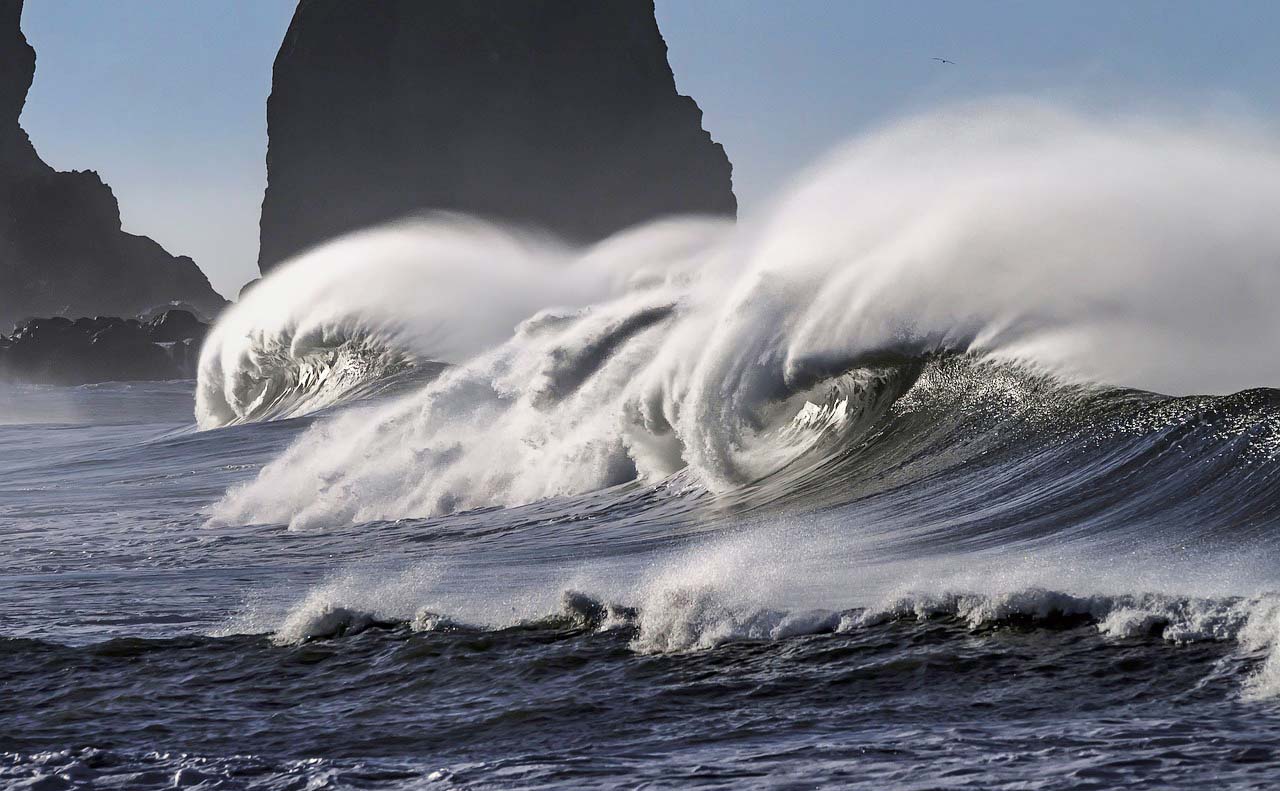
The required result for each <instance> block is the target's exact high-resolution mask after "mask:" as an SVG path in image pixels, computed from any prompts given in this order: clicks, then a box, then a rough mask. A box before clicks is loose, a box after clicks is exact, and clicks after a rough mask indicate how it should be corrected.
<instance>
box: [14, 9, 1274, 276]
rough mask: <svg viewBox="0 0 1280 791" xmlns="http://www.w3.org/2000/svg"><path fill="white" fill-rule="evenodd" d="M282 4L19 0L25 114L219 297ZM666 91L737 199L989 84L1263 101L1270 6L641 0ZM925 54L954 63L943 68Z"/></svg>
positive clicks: (233, 256)
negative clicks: (658, 34)
mask: <svg viewBox="0 0 1280 791" xmlns="http://www.w3.org/2000/svg"><path fill="white" fill-rule="evenodd" d="M293 5H294V4H293V2H292V0H27V3H26V10H25V12H24V15H23V28H24V30H25V31H26V34H27V37H28V38H29V39H30V40H31V43H32V45H33V46H35V48H36V51H37V58H38V65H37V69H36V79H35V85H34V86H33V88H32V92H31V96H30V97H29V100H28V103H27V108H26V111H25V112H24V113H23V118H22V121H23V124H24V125H25V126H26V128H27V130H28V131H29V132H30V133H31V136H32V139H33V141H34V142H35V144H36V147H37V148H38V149H39V151H40V153H41V155H42V156H43V157H44V158H45V159H46V160H47V161H48V162H49V163H50V164H52V165H54V166H55V167H58V168H61V169H75V168H92V169H95V170H97V171H99V172H100V173H101V174H102V176H103V178H104V179H106V181H107V182H108V183H109V184H111V186H112V188H113V189H114V190H115V192H116V195H117V197H118V198H119V199H120V204H121V209H122V212H123V215H124V224H125V227H126V229H128V230H130V231H133V232H136V233H144V234H147V235H149V236H152V237H154V238H155V239H157V240H159V241H160V242H161V243H162V244H164V245H165V246H166V247H167V248H169V250H170V251H171V252H174V253H182V254H187V255H191V256H192V257H194V258H195V259H196V262H197V263H199V264H200V266H201V267H202V268H203V269H204V270H205V271H206V272H207V273H208V274H209V276H210V278H211V279H212V281H213V284H214V286H215V287H216V288H218V289H219V290H221V291H222V292H223V293H225V294H229V295H234V294H235V292H236V291H237V290H238V289H239V287H240V285H241V284H242V283H244V282H245V281H246V280H249V279H250V278H252V277H253V276H255V275H256V274H257V266H256V260H257V233H258V209H259V206H260V203H261V200H262V189H263V185H264V183H265V166H264V163H263V157H264V156H265V152H266V97H267V93H268V92H269V90H270V84H271V61H272V59H273V58H274V57H275V51H276V48H277V47H278V45H279V43H280V39H281V37H282V36H283V34H284V31H285V28H286V27H287V26H288V22H289V17H290V15H291V14H292V11H293ZM658 17H659V20H658V21H659V24H660V25H661V26H662V29H663V33H664V35H665V36H666V38H667V42H668V44H669V46H670V49H671V54H670V57H671V63H672V66H673V67H674V69H675V72H676V81H677V83H678V85H679V87H680V89H681V91H683V92H685V93H688V94H690V95H692V96H693V97H694V98H696V99H697V100H698V103H699V104H700V105H701V106H702V108H703V110H704V111H705V112H706V118H705V124H706V126H707V128H708V129H710V130H711V132H712V134H713V135H714V136H715V137H716V139H717V140H719V141H721V142H722V143H724V145H725V148H726V149H727V150H728V152H729V157H730V159H731V160H732V161H733V164H734V182H735V189H736V191H737V193H738V196H739V199H740V201H741V203H742V206H743V210H744V214H747V215H750V214H751V213H752V212H753V211H759V210H760V207H761V206H763V205H764V204H765V203H766V202H767V201H768V200H769V196H771V195H772V194H774V193H775V192H776V191H777V189H778V188H779V187H780V186H781V185H782V184H785V182H786V181H787V180H788V179H789V178H791V177H792V176H793V175H794V174H795V173H796V171H797V170H798V169H800V168H802V167H803V166H804V165H805V164H807V163H809V162H811V161H812V160H813V159H814V158H815V157H817V156H819V155H821V154H822V153H823V152H824V151H826V150H828V149H830V148H831V147H832V146H834V145H836V144H838V143H839V142H840V141H841V140H844V139H846V138H848V137H851V136H853V135H856V134H857V133H858V132H860V131H862V130H864V129H866V128H867V127H868V126H871V125H875V124H878V123H883V122H884V121H886V120H888V119H890V118H893V117H895V116H898V115H902V114H905V113H909V112H913V111H918V110H923V109H926V108H929V107H931V106H935V105H937V104H940V103H945V102H952V101H957V100H964V99H971V98H975V97H981V96H985V95H991V94H1021V95H1030V96H1041V97H1049V98H1052V99H1056V100H1062V101H1067V102H1071V103H1073V104H1077V105H1085V106H1090V107H1101V108H1104V109H1112V108H1114V109H1120V110H1129V109H1135V108H1136V109H1151V108H1156V109H1160V110H1174V111H1180V110H1188V109H1190V110H1195V111H1200V110H1204V109H1206V108H1207V109H1210V110H1214V111H1221V112H1224V113H1230V114H1233V115H1240V114H1243V115H1258V116H1263V117H1267V118H1270V117H1273V116H1274V115H1275V114H1276V107H1277V106H1278V104H1277V103H1278V101H1280V46H1277V44H1276V35H1277V33H1276V31H1278V30H1280V3H1277V2H1270V0H1256V1H1254V2H1222V3H1212V2H1207V1H1206V2H1173V1H1172V0H1166V1H1159V0H1142V1H1138V0H1129V1H1127V2H1119V1H1116V0H1106V1H1103V0H1097V1H1088V2H1086V1H1080V0H1076V1H1073V2H1060V3H1047V2H1012V0H1006V1H1002V2H997V1H996V0H985V1H980V0H970V1H969V2H943V1H942V0H938V1H937V2H913V3H907V2H851V1H848V2H836V1H835V0H789V1H788V2H782V1H781V0H658ZM933 56H941V57H946V58H950V59H951V60H954V61H956V65H955V66H943V65H941V64H938V63H936V62H934V61H932V60H930V58H931V57H933Z"/></svg>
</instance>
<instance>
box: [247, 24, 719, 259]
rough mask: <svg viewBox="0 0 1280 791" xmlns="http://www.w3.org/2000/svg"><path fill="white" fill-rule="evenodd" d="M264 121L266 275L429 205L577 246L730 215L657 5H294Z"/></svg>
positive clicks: (714, 150) (715, 156)
mask: <svg viewBox="0 0 1280 791" xmlns="http://www.w3.org/2000/svg"><path fill="white" fill-rule="evenodd" d="M267 124H268V135H269V138H270V144H269V150H268V153H267V181H268V186H267V192H266V197H265V199H264V200H263V205H262V226H261V233H262V236H261V249H260V254H259V266H260V268H261V269H262V270H263V271H264V272H265V271H266V270H268V269H270V267H272V266H273V265H275V264H276V263H278V262H280V261H281V260H283V259H285V258H287V257H289V256H291V255H293V254H294V253H297V252H300V251H302V250H303V249H305V248H307V247H310V246H312V245H314V244H317V243H319V242H321V241H324V240H325V239H327V238H330V237H333V236H336V235H338V234H341V233H343V232H345V231H349V230H352V229H355V228H360V227H364V226H368V225H371V224H374V223H378V222H382V221H386V220H390V219H395V218H399V217H402V216H405V215H408V214H413V213H416V212H420V211H424V210H431V209H444V210H451V211H460V212H466V213H469V214H475V215H479V216H483V217H488V218H491V219H499V220H506V221H512V222H515V223H518V224H521V225H525V226H533V227H539V228H543V229H547V230H550V231H553V232H555V233H557V234H559V235H561V236H563V237H565V238H568V239H570V240H575V241H591V240H596V239H600V238H603V237H605V236H608V235H609V234H611V233H613V232H614V231H617V230H620V229H622V228H626V227H628V226H631V225H634V224H636V223H639V222H643V221H645V220H649V219H653V218H655V217H660V216H663V215H670V214H682V213H700V214H718V215H733V214H734V213H735V212H736V209H737V203H736V200H735V199H734V196H733V191H732V185H731V168H730V164H729V160H728V158H727V157H726V156H725V153H724V149H723V148H722V147H721V146H720V144H719V143H716V142H714V141H713V140H712V139H711V136H710V135H709V134H708V133H707V132H705V131H703V129H702V112H701V110H699V109H698V106H697V104H696V103H695V102H694V101H693V99H691V98H689V97H687V96H681V95H680V94H679V93H677V92H676V86H675V80H674V78H673V76H672V73H671V67H670V66H669V65H668V64H667V47H666V44H665V42H664V41H663V39H662V35H661V33H659V31H658V25H657V21H656V20H655V17H654V8H653V2H652V0H607V1H603V0H522V2H509V0H433V1H432V2H422V1H421V0H380V1H379V2H377V3H353V2H347V1H346V0H301V2H299V4H298V8H297V10H296V11H295V13H294V16H293V21H292V23H291V24H290V25H289V30H288V32H287V33H286V35H285V39H284V43H283V44H282V45H281V47H280V52H279V54H278V55H277V56H276V61H275V71H274V76H273V81H272V90H271V98H270V99H269V101H268V103H267Z"/></svg>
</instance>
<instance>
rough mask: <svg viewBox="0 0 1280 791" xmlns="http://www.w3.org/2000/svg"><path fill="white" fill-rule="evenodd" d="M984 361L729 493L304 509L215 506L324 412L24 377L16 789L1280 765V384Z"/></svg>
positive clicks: (918, 779)
mask: <svg viewBox="0 0 1280 791" xmlns="http://www.w3.org/2000/svg"><path fill="white" fill-rule="evenodd" d="M978 368H979V370H981V368H982V367H981V366H979V367H978ZM973 372H974V369H973V367H971V366H970V365H969V364H968V363H966V362H964V361H951V362H938V363H930V364H928V365H926V366H925V368H924V373H923V375H921V376H920V378H919V379H913V380H912V381H913V382H914V384H913V385H911V386H910V387H909V388H908V389H907V390H906V392H907V395H906V396H903V397H901V398H899V399H898V400H897V401H896V402H893V403H894V404H896V406H893V407H885V409H886V410H887V411H885V412H883V413H882V414H880V415H878V416H867V417H866V418H865V419H866V420H867V421H869V423H868V424H864V425H861V426H851V425H847V426H846V427H845V428H844V429H842V432H846V433H841V432H837V433H836V434H835V435H831V436H829V440H828V442H827V443H826V444H824V445H822V446H821V449H820V451H819V452H818V453H817V456H816V457H815V456H812V455H811V456H808V457H805V458H804V459H802V460H801V462H800V463H798V464H796V465H793V466H792V467H789V468H788V469H787V470H785V471H783V472H781V473H779V474H778V476H777V477H776V479H775V480H773V481H765V482H761V483H759V484H757V485H756V486H754V487H748V489H746V490H744V491H743V492H742V493H740V495H739V496H738V497H737V499H736V501H735V502H732V503H726V502H724V500H723V498H712V497H709V496H708V495H706V494H705V493H702V492H701V490H699V489H698V488H697V487H692V486H690V485H689V484H688V483H687V481H683V480H682V479H681V477H680V476H676V477H675V478H673V479H671V480H667V481H664V482H663V483H661V484H659V485H654V486H641V485H636V484H632V485H629V486H627V485H624V486H619V487H615V488H613V489H609V490H606V491H603V492H597V493H591V494H587V495H583V496H580V497H573V498H556V499H552V500H549V501H543V502H539V503H536V504H532V505H528V506H523V507H514V508H506V509H492V508H491V509H482V510H479V511H470V512H460V513H455V514H452V515H448V516H442V517H436V518H433V519H418V520H401V521H392V522H373V523H364V524H359V525H355V526H347V527H342V526H336V527H334V528H333V529H329V530H312V531H298V530H294V531H290V530H288V529H287V528H286V527H285V526H283V525H278V524H277V525H270V524H262V525H247V526H236V527H231V526H226V525H222V526H217V525H210V524H207V520H208V513H207V509H208V508H209V507H210V506H211V505H213V504H214V503H215V502H216V501H217V500H218V499H219V498H220V497H221V496H222V495H223V493H224V492H225V491H226V490H227V488H228V487H230V486H232V485H234V484H236V483H237V482H243V481H246V480H249V479H252V478H253V477H254V475H255V474H256V473H257V471H258V469H259V468H260V466H261V465H262V464H264V463H266V462H268V461H269V460H270V459H272V458H274V457H275V456H276V455H277V454H278V453H279V452H280V450H281V448H282V447H283V446H285V445H287V444H288V443H290V442H291V441H292V440H294V439H295V438H296V437H297V436H298V434H299V432H301V431H304V430H305V429H306V427H307V425H308V423H309V421H310V419H308V418H302V419H296V420H292V421H280V422H275V423H259V424H252V425H244V426H234V427H230V428H226V429H220V430H216V431H210V432H195V431H194V430H193V429H192V427H191V426H190V425H189V423H190V418H189V415H190V403H191V402H190V398H191V384H190V383H161V384H139V385H102V386H97V387H85V388H77V389H46V388H26V389H21V390H9V391H6V398H7V400H6V405H7V406H9V408H10V410H11V411H10V415H11V419H10V420H9V422H8V425H5V426H3V427H0V443H2V444H3V453H0V457H2V458H3V459H4V461H3V465H4V466H3V487H2V489H0V507H2V508H3V511H2V512H0V520H2V521H0V530H2V533H0V535H2V536H3V539H2V540H3V543H2V544H0V547H2V549H3V553H4V558H5V562H4V575H3V585H0V634H2V635H3V638H0V678H2V679H3V682H0V683H3V690H4V694H3V696H2V697H0V721H2V722H3V723H4V727H3V730H2V732H0V750H3V752H4V758H3V761H2V762H0V778H3V781H4V782H5V783H7V784H10V785H13V786H15V787H27V786H30V787H38V788H74V787H86V788H87V787H108V788H110V787H117V788H145V787H157V788H158V787H170V786H173V785H177V786H179V787H200V788H239V787H244V788H314V787H336V788H382V787H386V788H402V787H472V786H474V787H490V786H493V785H500V786H518V787H530V786H539V785H545V786H566V785H567V786H574V787H591V786H599V787H606V786H612V785H617V784H638V783H642V782H647V783H650V784H653V785H657V786H670V787H689V786H707V787H742V786H744V785H752V784H759V785H787V784H795V785H798V786H802V787H804V786H810V785H815V784H827V785H831V786H833V787H838V786H843V787H867V788H883V787H886V786H892V787H903V788H995V787H1007V788H1028V787H1030V788H1078V787H1098V788H1113V787H1119V786H1127V785H1145V786H1149V787H1202V786H1203V784H1204V782H1205V778H1206V777H1212V778H1214V782H1215V783H1216V784H1218V785H1219V786H1221V787H1241V788H1247V787H1256V788H1266V787H1270V786H1272V785H1273V784H1274V783H1275V782H1277V774H1278V772H1277V769H1276V768H1275V767H1276V766H1277V761H1280V706H1278V705H1277V703H1276V700H1275V697H1274V695H1275V692H1274V689H1273V683H1274V682H1272V681H1271V680H1270V678H1271V675H1270V672H1269V662H1270V661H1271V660H1270V654H1271V652H1272V650H1273V647H1274V641H1275V638H1276V636H1277V629H1278V628H1280V626H1278V624H1280V621H1278V620H1277V618H1278V615H1277V614H1278V613H1280V601H1273V600H1272V598H1271V594H1270V593H1269V591H1270V590H1271V589H1272V588H1271V587H1270V585H1269V583H1270V580H1271V579H1272V578H1271V577H1269V576H1268V574H1269V569H1271V568H1274V566H1273V565H1272V564H1271V563H1270V561H1271V560H1272V557H1273V556H1272V555H1271V552H1272V551H1273V547H1274V541H1273V540H1272V539H1271V538H1270V536H1271V535H1272V534H1273V533H1274V527H1275V518H1276V505H1275V503H1276V502H1277V500H1276V497H1275V486H1276V483H1275V481H1276V475H1275V460H1274V457H1273V455H1271V454H1272V449H1273V444H1274V439H1275V430H1276V428H1275V425H1276V415H1277V406H1276V404H1277V397H1276V395H1275V394H1274V393H1273V392H1270V391H1257V392H1253V393H1246V394H1243V395H1241V396H1234V397H1227V398H1219V399H1191V400H1182V401H1176V400H1175V401H1171V400H1168V399H1157V398H1153V397H1150V396H1144V395H1142V394H1137V393H1133V394H1130V393H1126V392H1123V391H1107V392H1098V393H1092V394H1083V395H1082V394H1079V393H1074V394H1072V395H1071V398H1070V399H1068V398H1067V397H1066V395H1065V394H1063V393H1057V392H1054V393H1048V394H1046V393H1041V394H1040V395H1039V396H1036V395H1034V394H1031V393H1030V390H1028V389H1026V388H1024V390H1023V391H1021V392H1022V395H1023V397H1022V398H1021V399H1020V400H1019V406H1018V407H1017V409H1016V410H1014V411H1009V412H1002V413H1000V414H999V415H998V419H996V416H995V415H994V413H993V411H992V410H994V409H995V408H996V406H997V405H998V404H1004V405H1005V406H1006V407H1007V404H1008V401H1007V399H1004V398H1003V397H1002V398H1001V399H999V401H998V404H997V403H996V402H986V401H984V402H983V403H981V404H976V405H975V403H974V401H973V398H974V396H973V395H972V388H971V387H970V386H967V385H966V386H963V387H957V388H956V389H954V390H948V389H947V388H949V387H951V386H952V385H954V384H956V383H957V382H960V381H961V380H963V381H964V382H967V383H968V384H969V385H971V384H972V382H971V380H969V379H965V377H971V376H972V375H973ZM987 373H989V372H987ZM918 374H919V371H918V370H913V371H912V372H910V375H911V376H912V377H914V376H917V375H918ZM1030 382H1032V380H1027V381H1026V382H1024V384H1028V383H1030ZM1029 386H1030V385H1029V384H1028V387H1029ZM894 387H897V388H898V389H901V388H902V387H903V385H901V384H900V383H899V384H897V385H894ZM841 392H843V391H838V390H837V395H839V394H840V393H841ZM1006 392H1007V391H1006ZM948 394H950V395H948ZM924 395H928V397H929V398H931V399H935V400H934V401H933V402H932V403H924V402H923V401H921V402H918V403H917V402H912V401H910V399H912V398H922V397H923V396H924ZM1049 396H1052V397H1049ZM949 397H950V398H963V399H965V400H966V402H967V403H969V404H970V407H971V411H970V412H969V413H968V415H967V416H965V417H956V418H955V423H956V424H954V425H952V424H947V423H946V422H944V421H940V420H939V418H938V416H939V415H940V414H942V413H947V414H954V408H955V406H956V404H955V402H953V401H945V399H946V398H949ZM937 399H943V400H941V401H940V400H937ZM979 400H981V399H979ZM1051 404H1058V405H1060V406H1058V407H1055V409H1058V410H1063V409H1065V410H1067V411H1068V412H1069V413H1070V415H1071V419H1070V420H1058V419H1057V418H1055V417H1054V416H1053V414H1052V410H1050V409H1049V407H1050V405H1051ZM1063 404H1069V405H1067V406H1062V405H1063ZM979 407H981V408H979ZM355 408H357V409H359V408H362V407H361V406H356V407H355ZM816 408H817V405H815V407H814V408H811V409H809V410H808V413H806V414H807V417H806V418H804V419H810V418H811V417H812V414H813V412H814V409H816ZM931 410H938V411H936V412H931ZM1046 410H1048V411H1046ZM322 419H323V418H322ZM1032 422H1034V427H1035V431H1034V432H1033V431H1031V429H1030V426H1031V424H1032ZM957 431H963V433H964V436H965V437H966V439H965V441H964V442H955V441H952V442H949V443H945V444H941V445H939V448H942V447H945V448H946V450H945V452H944V451H943V450H941V449H936V450H935V449H934V443H935V442H940V441H941V436H940V435H939V432H941V433H953V432H957ZM847 432H852V434H849V433H847ZM938 454H941V457H940V458H930V455H933V456H937V455H938ZM872 464H875V465H878V466H879V472H878V473H877V474H875V475H868V474H867V470H866V469H865V468H866V466H867V465H872ZM823 482H827V483H823Z"/></svg>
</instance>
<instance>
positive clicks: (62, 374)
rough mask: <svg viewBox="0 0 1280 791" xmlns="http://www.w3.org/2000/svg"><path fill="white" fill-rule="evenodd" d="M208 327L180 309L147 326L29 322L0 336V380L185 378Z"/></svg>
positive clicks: (110, 321)
mask: <svg viewBox="0 0 1280 791" xmlns="http://www.w3.org/2000/svg"><path fill="white" fill-rule="evenodd" d="M208 331H209V325H207V324H204V323H203V322H201V321H200V320H199V319H197V318H196V317H195V316H194V315H192V314H191V313H189V312H188V311H185V310H167V311H165V312H163V313H161V314H159V315H158V316H156V317H155V318H153V319H151V320H150V321H146V322H143V321H139V320H138V319H119V318H114V317H104V316H99V317H97V318H92V319H90V318H82V319H76V320H75V321H72V320H71V319H68V318H65V317H62V316H54V317H52V318H43V319H31V320H29V321H27V322H25V323H24V324H21V325H19V326H18V327H16V328H15V329H14V333H13V336H12V337H8V338H6V337H4V336H3V335H0V381H19V382H34V383H40V384H58V385H78V384H87V383H89V382H129V381H138V380H144V379H190V378H192V377H194V376H195V375H196V367H197V365H198V364H199V360H200V344H201V343H202V342H203V341H204V336H205V334H206V333H207V332H208Z"/></svg>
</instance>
